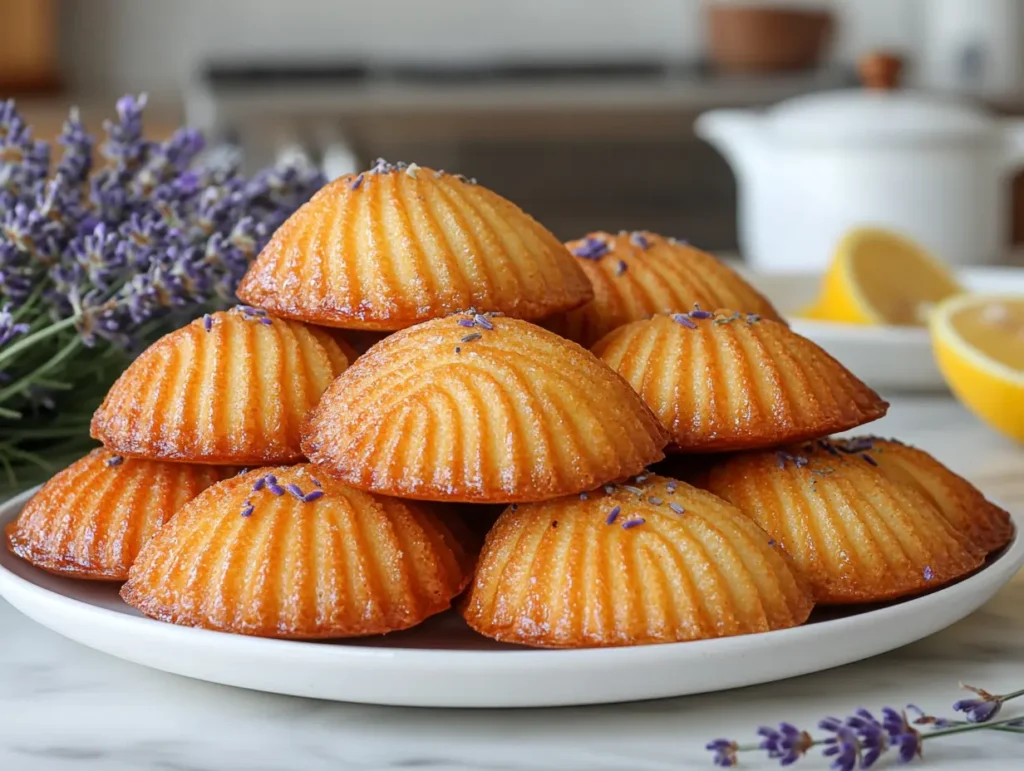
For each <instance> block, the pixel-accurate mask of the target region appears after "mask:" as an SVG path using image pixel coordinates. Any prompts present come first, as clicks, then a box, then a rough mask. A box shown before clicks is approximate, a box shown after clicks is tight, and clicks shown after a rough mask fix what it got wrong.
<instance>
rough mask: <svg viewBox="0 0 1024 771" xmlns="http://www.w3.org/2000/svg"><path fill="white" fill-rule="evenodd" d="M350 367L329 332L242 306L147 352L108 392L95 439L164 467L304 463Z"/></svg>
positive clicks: (183, 330)
mask: <svg viewBox="0 0 1024 771" xmlns="http://www.w3.org/2000/svg"><path fill="white" fill-rule="evenodd" d="M347 365H348V359H347V358H346V356H345V354H344V353H343V352H342V349H341V348H340V347H339V346H338V343H337V342H336V341H335V339H334V338H333V337H332V335H331V334H330V333H329V332H328V331H327V330H324V329H317V328H316V327H310V326H307V325H305V324H300V323H298V322H295V321H288V320H285V319H279V318H271V317H270V316H268V315H267V313H266V312H265V311H262V310H257V309H255V308H248V307H246V306H239V307H237V308H233V309H232V310H230V311H225V312H222V313H215V314H213V315H210V316H205V317H204V318H201V319H196V320H195V321H193V322H192V323H191V324H189V325H188V326H185V327H182V328H181V329H178V330H175V331H174V332H171V333H170V334H168V335H165V336H164V337H162V338H160V339H159V340H158V341H157V342H156V343H154V344H153V345H151V346H150V347H149V348H148V349H146V350H145V351H144V352H143V353H142V355H141V356H139V358H138V359H136V360H135V361H134V362H133V363H132V364H131V365H130V366H129V367H128V369H127V370H125V371H124V373H123V374H122V375H121V377H120V378H118V380H117V382H116V383H114V385H113V387H112V388H111V389H110V391H109V393H107V397H106V399H105V400H104V401H103V404H102V405H100V408H99V409H98V410H97V411H96V414H95V415H94V416H93V419H92V436H93V438H95V439H99V440H100V441H101V442H103V444H104V445H105V446H106V447H108V448H110V449H111V450H114V451H115V452H119V453H121V454H123V455H130V456H135V457H143V458H152V459H159V460H175V461H189V462H194V463H223V464H235V465H253V464H260V463H288V462H293V461H298V460H300V459H301V458H302V450H301V449H300V448H299V430H300V428H301V425H302V421H303V420H304V418H305V417H306V413H307V412H309V410H310V409H311V408H312V407H313V405H315V404H316V403H317V400H319V398H320V395H321V394H322V393H323V392H324V390H325V389H326V388H327V386H328V384H330V382H331V381H332V380H334V378H335V377H336V376H337V375H338V374H340V373H341V372H342V370H344V369H345V367H346V366H347Z"/></svg>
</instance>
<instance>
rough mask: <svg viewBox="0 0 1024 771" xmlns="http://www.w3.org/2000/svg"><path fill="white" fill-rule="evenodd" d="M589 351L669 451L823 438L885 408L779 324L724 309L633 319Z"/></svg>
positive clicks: (820, 352) (843, 371)
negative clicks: (630, 391) (665, 433)
mask: <svg viewBox="0 0 1024 771" xmlns="http://www.w3.org/2000/svg"><path fill="white" fill-rule="evenodd" d="M594 353H596V354H597V355H598V356H599V357H601V359H602V360H604V361H605V362H606V363H607V364H608V366H610V367H611V368H612V369H614V370H616V371H617V372H618V373H619V374H620V375H622V376H623V377H624V378H626V380H627V381H629V383H630V384H631V385H632V386H633V388H635V389H636V390H637V392H638V393H639V394H640V395H641V396H642V397H643V400H644V401H645V402H646V403H647V406H648V407H650V408H651V409H652V410H653V411H654V414H655V415H657V416H658V419H659V420H660V421H661V422H662V424H663V425H664V426H665V427H666V428H667V429H668V430H669V433H670V434H671V435H672V446H671V448H670V449H671V450H672V451H676V452H691V453H700V452H723V451H727V450H743V449H754V448H759V447H772V446H775V445H778V444H781V443H784V442H793V441H799V440H802V439H811V438H815V437H819V436H825V435H826V434H829V433H833V432H836V431H845V430H846V429H849V428H853V427H855V426H859V425H862V424H864V423H868V422H870V421H872V420H876V419H877V418H880V417H882V416H883V415H885V412H886V410H887V409H888V406H889V405H888V404H887V403H886V402H884V401H882V399H881V398H879V396H878V394H876V393H875V392H874V391H872V390H871V389H870V388H868V387H867V386H866V385H864V383H862V382H861V381H860V380H858V379H857V378H856V377H855V376H854V375H853V374H852V373H851V372H850V371H849V370H847V369H846V368H845V367H844V366H843V365H842V364H840V363H839V362H837V361H836V360H835V359H833V358H832V357H831V356H829V355H828V354H827V353H825V351H823V350H822V349H821V348H819V347H818V346H817V345H815V344H814V343H812V342H811V341H810V340H808V339H807V338H805V337H801V336H800V335H798V334H796V333H795V332H793V331H792V330H791V329H790V328H789V327H787V326H786V325H784V324H779V323H778V322H775V321H769V320H768V319H760V318H758V317H757V316H753V315H747V314H739V313H734V312H731V311H722V312H718V313H710V312H707V311H702V310H700V309H697V310H693V311H691V312H689V313H677V314H673V315H671V316H665V315H659V316H655V317H654V318H651V319H648V320H646V321H634V322H632V323H630V324H627V325H626V326H624V327H620V328H619V329H617V330H615V331H614V332H612V333H611V334H609V335H608V336H606V337H605V338H604V339H602V340H601V341H600V342H599V343H598V344H597V345H596V346H594Z"/></svg>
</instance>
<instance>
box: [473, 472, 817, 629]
mask: <svg viewBox="0 0 1024 771" xmlns="http://www.w3.org/2000/svg"><path fill="white" fill-rule="evenodd" d="M812 606H813V601H812V599H811V593H810V590H809V588H808V586H807V585H806V583H805V582H804V581H803V579H801V578H800V576H799V575H798V574H797V573H796V571H795V570H794V568H793V566H792V565H791V563H790V560H789V558H788V557H787V556H786V555H785V553H783V551H782V550H781V549H780V548H779V547H778V546H777V545H776V544H774V543H773V542H772V541H771V539H770V537H769V536H768V534H767V533H765V532H764V531H763V530H761V528H759V527H758V526H757V525H755V524H754V523H753V521H751V520H750V519H749V518H748V517H746V516H744V515H743V514H742V513H741V512H740V511H739V510H738V509H736V508H735V507H733V506H731V505H730V504H728V503H726V502H725V501H723V500H721V499H720V498H717V497H715V496H714V495H710V494H709V493H706V492H704V491H702V490H698V489H696V488H694V487H691V486H689V485H687V484H684V483H683V482H677V481H675V480H671V479H667V478H664V477H657V476H653V475H641V476H640V477H638V478H636V479H635V480H633V481H632V482H630V483H629V484H627V485H612V486H609V487H608V488H607V489H604V488H602V489H599V490H596V491H593V492H590V493H586V494H584V495H574V496H568V497H565V498H559V499H557V500H553V501H546V502H544V503H531V504H523V505H519V506H515V505H513V506H511V507H509V508H508V509H506V511H505V512H504V513H503V514H502V515H501V517H500V518H499V519H498V522H497V523H496V524H495V526H494V528H493V529H492V530H491V532H490V534H489V535H488V536H487V540H486V543H485V545H484V548H483V551H482V553H481V555H480V559H479V562H478V564H477V569H476V573H475V575H474V577H473V581H472V583H471V584H470V588H469V589H468V591H467V592H466V594H465V595H464V596H463V598H462V599H461V600H460V602H459V609H460V612H461V613H462V615H463V617H464V618H465V619H466V621H467V623H468V624H469V625H470V626H471V627H472V628H473V629H475V630H476V631H478V632H480V633H481V634H484V635H487V636H488V637H493V638H495V639H497V640H500V641H502V642H511V643H520V644H523V645H532V646H540V647H552V648H586V647H600V646H615V645H646V644H651V643H668V642H682V641H686V640H705V639H709V638H714V637H727V636H730V635H741V634H753V633H755V632H767V631H771V630H773V629H785V628H788V627H792V626H797V625H799V624H802V623H803V622H804V621H806V620H807V617H808V616H809V614H810V612H811V608H812Z"/></svg>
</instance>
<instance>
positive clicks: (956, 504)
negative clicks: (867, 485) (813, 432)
mask: <svg viewBox="0 0 1024 771" xmlns="http://www.w3.org/2000/svg"><path fill="white" fill-rule="evenodd" d="M829 444H831V445H832V446H834V447H835V448H837V449H838V450H839V451H840V452H844V453H847V454H861V455H863V456H865V457H870V458H873V459H874V461H875V462H876V463H878V465H879V467H880V468H881V469H882V471H884V472H885V473H886V474H887V475H888V476H889V477H891V478H892V479H894V480H896V481H898V482H903V483H905V484H909V485H911V486H913V487H914V488H915V489H916V490H917V491H918V492H920V493H921V494H922V495H924V496H925V497H926V498H927V499H928V500H929V501H931V503H932V504H933V505H934V506H935V507H936V508H937V509H938V510H939V511H940V512H941V514H942V516H944V517H945V518H946V521H947V522H949V524H951V525H952V526H953V527H954V528H955V529H956V530H957V531H958V532H960V533H962V534H964V535H965V536H967V539H968V540H969V541H970V542H971V543H972V544H974V545H975V546H977V547H978V548H979V549H981V550H982V551H985V552H993V551H996V550H997V549H1001V548H1003V547H1004V546H1006V544H1008V543H1009V542H1010V540H1011V539H1012V538H1013V532H1014V529H1013V522H1012V520H1011V519H1010V515H1009V514H1008V513H1007V512H1005V511H1004V510H1003V509H1001V508H999V507H998V506H996V505H995V504H994V503H992V502H991V501H989V500H988V499H986V498H985V496H984V495H983V494H982V492H981V491H980V490H979V489H978V488H976V487H975V486H974V485H972V484H971V483H970V482H968V481H967V480H966V479H964V478H963V477H961V476H958V475H957V474H954V473H953V472H952V471H950V470H949V469H948V468H946V467H945V466H943V465H942V464H941V463H939V462H938V461H937V460H935V458H933V457H932V456H931V455H929V454H928V453H926V452H925V451H924V450H919V449H917V448H916V447H910V446H909V445H906V444H903V443H902V442H898V441H896V440H893V439H879V438H877V437H858V438H855V439H833V440H831V441H830V442H829Z"/></svg>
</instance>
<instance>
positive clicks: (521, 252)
mask: <svg viewBox="0 0 1024 771" xmlns="http://www.w3.org/2000/svg"><path fill="white" fill-rule="evenodd" d="M238 296H239V297H241V298H242V299H243V300H244V301H246V302H249V303H252V304H253V305H257V306H259V307H261V308H266V309H267V310H269V311H271V312H272V313H274V314H275V315H278V316H283V317H286V318H292V319H298V320H301V321H309V322H311V323H315V324H322V325H324V326H333V327H344V328H348V329H367V330H395V329H403V328H405V327H409V326H412V325H413V324H418V323H420V322H422V321H427V320H428V319H433V318H437V317H439V316H444V315H445V314H447V313H451V312H452V311H457V310H461V309H464V308H469V307H475V308H477V309H479V310H481V311H501V312H503V313H506V314H508V315H510V316H516V317H519V318H526V319H537V318H542V317H544V316H548V315H550V314H552V313H556V312H558V311H563V310H568V309H570V308H575V307H576V306H577V305H580V304H582V303H584V302H586V301H587V300H589V299H590V298H591V297H593V296H594V294H593V290H592V289H591V288H590V282H589V281H588V280H587V276H586V275H585V274H584V272H583V271H582V270H581V269H580V267H579V266H578V265H577V264H576V261H575V260H574V259H573V257H572V255H571V254H569V252H568V250H566V248H565V246H563V245H562V244H561V243H559V241H558V239H556V238H555V237H554V236H553V235H552V234H551V233H550V232H549V231H548V230H547V229H545V228H544V227H543V226H541V225H540V224H538V223H537V222H536V221H535V220H534V219H533V218H532V217H530V216H529V215H528V214H526V213H524V212H523V211H522V210H521V209H519V207H517V206H516V205H515V204H513V203H511V202H509V201H507V200H506V199H504V198H502V197H501V196H500V195H498V194H497V193H494V192H492V191H490V190H488V189H487V188H486V187H483V186H482V185H478V184H476V183H475V182H474V181H472V180H468V179H466V178H465V177H462V176H460V175H456V174H446V173H444V172H441V171H434V170H433V169H428V168H425V167H420V166H417V165H416V164H408V165H407V164H404V163H399V164H396V165H392V164H389V163H386V162H385V161H383V160H380V161H378V162H377V164H376V165H375V166H374V167H373V168H372V169H371V170H369V171H366V172H363V173H362V174H359V175H353V174H350V175H346V176H343V177H339V178H338V179H336V180H334V181H333V182H330V183H329V184H327V185H326V186H325V187H324V188H322V189H321V190H320V191H319V192H318V193H317V194H316V195H314V196H313V198H312V199H310V201H309V202H308V203H306V204H304V205H303V206H302V207H301V208H299V210H298V211H296V212H295V213H294V214H293V215H292V216H291V217H290V218H289V219H288V220H287V221H286V222H285V223H284V225H282V226H281V227H280V228H279V229H278V230H277V232H276V233H275V234H274V236H273V237H272V238H271V239H270V242H269V243H268V244H267V245H266V247H264V249H263V251H262V252H261V253H260V255H259V257H258V258H257V259H256V262H255V263H253V265H252V267H251V268H250V269H249V272H248V273H247V274H246V276H245V278H244V279H243V280H242V283H241V285H240V286H239V287H238Z"/></svg>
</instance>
